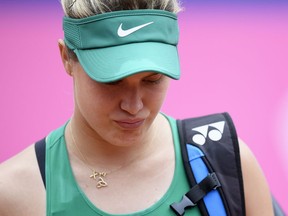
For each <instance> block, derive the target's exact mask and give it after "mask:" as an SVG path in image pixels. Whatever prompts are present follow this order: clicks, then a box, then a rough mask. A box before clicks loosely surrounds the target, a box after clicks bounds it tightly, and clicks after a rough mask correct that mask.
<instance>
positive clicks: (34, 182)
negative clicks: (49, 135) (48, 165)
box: [0, 145, 45, 216]
mask: <svg viewBox="0 0 288 216" xmlns="http://www.w3.org/2000/svg"><path fill="white" fill-rule="evenodd" d="M0 194H1V196H0V215H1V216H6V215H9V216H14V215H32V216H33V215H45V188H44V186H43V182H42V179H41V175H40V172H39V168H38V164H37V159H36V156H35V151H34V145H31V146H29V147H28V148H27V149H25V150H24V151H23V152H21V153H19V154H17V155H16V156H14V157H12V158H11V159H9V160H7V161H5V162H3V163H2V164H0ZM40 212H41V213H40ZM42 212H43V213H42Z"/></svg>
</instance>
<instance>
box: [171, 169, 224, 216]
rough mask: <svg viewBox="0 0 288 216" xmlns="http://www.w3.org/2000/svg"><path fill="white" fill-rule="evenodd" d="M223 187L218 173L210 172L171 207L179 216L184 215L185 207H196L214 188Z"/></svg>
mask: <svg viewBox="0 0 288 216" xmlns="http://www.w3.org/2000/svg"><path fill="white" fill-rule="evenodd" d="M218 187H221V184H220V182H219V180H218V178H217V175H216V173H210V174H209V175H208V176H207V177H206V178H204V179H203V180H202V181H201V182H199V183H198V184H196V185H194V186H193V187H192V188H191V189H190V191H189V192H187V193H186V194H185V195H184V196H183V198H182V200H181V202H179V203H173V204H172V205H171V206H170V207H171V208H172V210H173V211H174V212H175V213H176V215H178V216H182V215H184V213H185V209H186V208H189V207H194V206H196V205H198V204H199V202H200V201H201V200H202V199H203V198H204V197H205V196H206V195H207V194H208V193H209V192H210V191H212V190H215V189H217V188H218Z"/></svg>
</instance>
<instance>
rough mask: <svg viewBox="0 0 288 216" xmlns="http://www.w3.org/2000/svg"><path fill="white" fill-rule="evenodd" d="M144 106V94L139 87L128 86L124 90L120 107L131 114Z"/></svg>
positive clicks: (134, 113)
mask: <svg viewBox="0 0 288 216" xmlns="http://www.w3.org/2000/svg"><path fill="white" fill-rule="evenodd" d="M143 106H144V104H143V101H142V94H141V90H140V89H139V87H135V88H127V89H126V90H125V91H123V96H122V100H121V103H120V108H121V109H122V110H124V111H125V112H127V113H129V114H131V115H136V114H137V113H138V112H139V111H140V110H142V108H143Z"/></svg>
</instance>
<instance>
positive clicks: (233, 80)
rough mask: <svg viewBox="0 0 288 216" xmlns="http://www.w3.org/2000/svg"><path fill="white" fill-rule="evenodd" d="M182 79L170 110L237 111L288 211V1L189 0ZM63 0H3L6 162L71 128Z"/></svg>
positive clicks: (0, 69)
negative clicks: (62, 44)
mask: <svg viewBox="0 0 288 216" xmlns="http://www.w3.org/2000/svg"><path fill="white" fill-rule="evenodd" d="M182 6H183V7H184V10H183V11H182V12H181V13H180V15H179V24H180V43H179V54H180V59H181V64H182V78H181V80H180V81H172V82H171V88H170V91H169V92H168V96H167V101H166V103H165V104H164V106H163V109H162V110H163V112H165V113H166V114H168V115H171V116H174V117H176V118H185V117H193V116H200V115H206V114H210V113H215V112H224V111H226V112H229V113H230V114H231V116H232V118H233V120H234V123H235V125H236V127H237V132H238V135H239V136H240V137H241V138H242V139H243V140H244V141H245V142H246V143H247V144H248V145H249V147H250V148H251V149H252V151H253V152H254V154H255V156H256V158H257V159H258V161H259V163H260V165H261V167H262V169H263V172H264V174H265V176H266V177H267V180H268V183H269V185H270V187H271V191H272V193H273V194H274V196H275V197H276V199H277V200H278V201H279V203H280V204H281V206H282V207H283V209H284V210H285V211H286V212H288V196H287V194H288V187H287V182H288V1H287V0H270V1H269V0H241V1H240V0H235V1H233V2H232V1H225V0H213V1H212V0H210V1H203V0H202V1H201V0H186V1H185V0H184V1H182ZM62 16H63V13H62V10H61V5H60V3H59V1H58V0H49V1H48V0H26V1H20V0H9V1H8V0H6V1H5V0H4V1H1V2H0V26H1V36H0V38H1V40H0V47H1V52H0V62H1V66H0V103H1V107H0V138H1V142H0V162H3V161H5V160H6V159H8V158H10V157H12V156H13V155H15V154H16V153H18V152H20V151H21V150H23V149H24V148H25V147H27V146H28V145H30V144H32V143H33V142H34V141H36V140H38V139H40V138H42V137H44V136H46V135H47V134H48V133H49V132H50V131H51V130H53V129H54V128H56V127H58V126H60V125H62V124H63V123H64V122H65V121H66V120H67V119H68V118H69V117H70V116H71V114H72V111H73V92H72V80H71V78H70V77H69V76H67V75H66V73H65V71H64V69H63V67H62V63H61V61H60V56H59V54H58V47H57V39H59V38H62V37H63V32H62V23H61V22H62Z"/></svg>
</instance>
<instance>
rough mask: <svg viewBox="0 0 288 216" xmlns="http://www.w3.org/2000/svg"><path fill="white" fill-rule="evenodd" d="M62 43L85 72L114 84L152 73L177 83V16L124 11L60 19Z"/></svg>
mask: <svg viewBox="0 0 288 216" xmlns="http://www.w3.org/2000/svg"><path fill="white" fill-rule="evenodd" d="M63 29H64V41H65V44H66V45H67V46H68V47H69V48H70V49H72V50H73V51H74V52H75V53H76V55H77V58H78V60H79V62H80V64H81V65H82V67H83V69H84V70H85V72H86V73H87V74H88V75H89V76H90V77H91V78H92V79H94V80H96V81H98V82H113V81H116V80H119V79H123V78H125V77H127V76H130V75H132V74H135V73H139V72H144V71H154V72H158V73H163V74H165V75H167V76H169V77H171V78H173V79H179V77H180V66H179V58H178V51H177V43H178V37H179V30H178V24H177V16H176V15H175V14H173V13H171V12H168V11H163V10H125V11H115V12H109V13H104V14H99V15H95V16H91V17H87V18H82V19H73V18H69V17H64V18H63Z"/></svg>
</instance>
